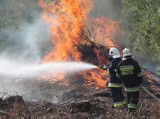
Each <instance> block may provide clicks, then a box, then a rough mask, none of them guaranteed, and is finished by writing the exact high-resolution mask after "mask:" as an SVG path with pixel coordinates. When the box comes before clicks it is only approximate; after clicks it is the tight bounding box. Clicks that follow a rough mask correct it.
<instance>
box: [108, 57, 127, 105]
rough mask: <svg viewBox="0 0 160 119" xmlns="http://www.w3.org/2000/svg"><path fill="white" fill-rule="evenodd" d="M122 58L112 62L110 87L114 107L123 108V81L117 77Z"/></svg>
mask: <svg viewBox="0 0 160 119" xmlns="http://www.w3.org/2000/svg"><path fill="white" fill-rule="evenodd" d="M120 61H121V58H114V59H113V60H112V61H111V66H110V67H109V75H110V79H109V83H108V87H109V88H110V89H111V92H112V98H113V104H114V107H118V106H121V105H123V104H125V100H124V95H123V93H122V81H121V80H120V79H119V78H118V77H117V75H116V69H117V66H118V63H119V62H120Z"/></svg>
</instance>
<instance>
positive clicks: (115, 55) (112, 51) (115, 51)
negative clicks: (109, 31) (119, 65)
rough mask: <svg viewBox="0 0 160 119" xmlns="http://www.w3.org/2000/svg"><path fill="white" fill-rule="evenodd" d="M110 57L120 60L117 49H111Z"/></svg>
mask: <svg viewBox="0 0 160 119" xmlns="http://www.w3.org/2000/svg"><path fill="white" fill-rule="evenodd" d="M109 55H111V56H113V58H118V57H120V53H119V50H118V49H117V48H115V47H113V48H111V49H110V50H109Z"/></svg>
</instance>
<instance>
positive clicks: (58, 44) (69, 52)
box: [39, 0, 120, 88]
mask: <svg viewBox="0 0 160 119" xmlns="http://www.w3.org/2000/svg"><path fill="white" fill-rule="evenodd" d="M93 4H94V3H93V0H52V1H51V2H46V0H39V5H40V7H41V8H42V18H43V20H45V21H46V22H47V23H48V24H49V25H50V28H49V30H50V37H51V41H52V43H53V50H52V51H50V52H49V53H48V54H46V56H45V57H44V59H43V62H51V61H82V53H81V52H80V51H79V50H78V46H79V45H82V44H83V43H84V39H83V37H81V36H82V35H83V34H84V31H85V29H86V28H88V24H89V25H90V26H91V27H90V28H91V29H90V28H89V30H90V31H91V33H92V35H91V37H90V38H91V39H95V40H94V42H95V43H99V44H101V45H104V46H106V48H107V47H111V46H116V47H117V44H116V43H115V42H114V41H115V39H114V34H115V32H116V31H120V27H119V25H118V23H117V22H115V21H112V20H108V19H107V18H105V17H101V18H91V17H90V18H89V17H88V15H89V13H90V11H91V10H92V8H93ZM95 53H96V55H97V57H101V56H100V52H99V50H98V49H95ZM97 60H99V61H98V65H101V64H103V63H104V61H105V62H107V60H106V59H105V58H104V57H101V58H97ZM88 62H92V61H88ZM102 62H103V63H102ZM51 75H52V74H51ZM82 75H83V77H84V78H85V79H86V82H88V84H87V85H92V87H96V88H100V87H105V85H106V82H107V77H104V76H106V71H102V70H100V69H97V70H94V71H93V70H91V71H87V73H86V72H83V73H82ZM51 77H52V76H51ZM64 78H65V76H63V75H62V76H61V77H60V79H64ZM57 79H58V78H57ZM93 85H95V86H93Z"/></svg>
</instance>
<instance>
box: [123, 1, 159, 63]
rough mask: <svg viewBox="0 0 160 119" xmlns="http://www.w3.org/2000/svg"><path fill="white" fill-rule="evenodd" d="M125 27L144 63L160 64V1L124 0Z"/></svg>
mask: <svg viewBox="0 0 160 119" xmlns="http://www.w3.org/2000/svg"><path fill="white" fill-rule="evenodd" d="M123 3H124V4H123V17H122V18H123V21H124V22H123V26H124V29H125V31H126V34H127V37H128V39H129V40H130V47H131V49H133V52H134V54H135V56H136V57H138V58H139V59H140V60H141V61H143V63H147V64H149V63H157V62H158V63H159V62H160V22H159V21H160V0H124V2H123Z"/></svg>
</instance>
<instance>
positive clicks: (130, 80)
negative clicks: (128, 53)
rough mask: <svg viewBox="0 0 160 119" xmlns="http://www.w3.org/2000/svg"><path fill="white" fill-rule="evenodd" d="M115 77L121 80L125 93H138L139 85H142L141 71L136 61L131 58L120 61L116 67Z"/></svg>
mask: <svg viewBox="0 0 160 119" xmlns="http://www.w3.org/2000/svg"><path fill="white" fill-rule="evenodd" d="M117 76H118V77H119V78H120V79H121V80H122V82H123V85H124V87H125V90H126V91H128V92H134V91H139V84H142V71H141V68H140V66H139V65H138V63H137V61H135V60H134V59H132V58H131V57H130V58H126V59H124V60H122V61H121V62H120V63H119V65H118V67H117Z"/></svg>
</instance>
